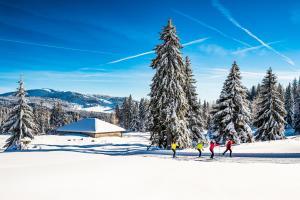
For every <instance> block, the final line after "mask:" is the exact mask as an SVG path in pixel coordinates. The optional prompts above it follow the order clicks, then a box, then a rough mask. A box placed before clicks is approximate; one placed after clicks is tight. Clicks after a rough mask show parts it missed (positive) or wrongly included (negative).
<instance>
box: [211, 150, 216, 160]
mask: <svg viewBox="0 0 300 200" xmlns="http://www.w3.org/2000/svg"><path fill="white" fill-rule="evenodd" d="M210 152H211V155H210V158H211V159H212V158H214V155H215V154H214V151H213V150H210Z"/></svg>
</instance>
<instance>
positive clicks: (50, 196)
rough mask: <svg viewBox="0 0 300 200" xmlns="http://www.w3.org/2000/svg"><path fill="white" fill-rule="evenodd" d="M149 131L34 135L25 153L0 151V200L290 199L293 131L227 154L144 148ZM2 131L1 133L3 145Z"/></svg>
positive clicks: (295, 190)
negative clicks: (110, 134) (116, 134)
mask: <svg viewBox="0 0 300 200" xmlns="http://www.w3.org/2000/svg"><path fill="white" fill-rule="evenodd" d="M148 137H149V135H148V134H143V133H142V134H141V133H128V134H126V135H124V137H122V138H117V137H110V138H108V137H106V138H96V139H95V138H89V137H84V136H79V135H69V136H55V135H48V136H37V137H36V138H35V140H34V141H33V143H32V144H31V145H30V149H29V150H28V151H26V152H7V153H0V199H1V200H14V199H23V200H27V199H28V200H74V199H76V200H77V199H78V200H79V199H80V200H82V199H105V200H106V199H130V200H131V199H138V200H141V199H142V200H145V199H146V200H147V199H149V200H150V199H151V200H152V199H172V200H174V199H181V200H182V199H184V200H185V199H210V200H214V199H218V200H221V199H222V200H223V199H224V200H227V199H230V200H235V199H236V200H248V199H251V200H260V199H261V200H266V199H272V200H274V199H275V200H276V199H280V200H284V199H291V198H293V199H297V198H299V196H300V190H299V187H300V181H299V180H300V173H299V171H300V137H294V138H290V139H287V140H283V141H272V142H259V143H254V144H243V145H239V146H234V147H233V150H234V154H233V156H234V157H233V158H229V157H220V156H219V151H220V152H222V151H223V150H224V148H223V147H221V148H220V150H219V148H216V159H215V160H213V161H211V160H210V159H208V149H205V153H204V157H203V158H200V159H199V158H197V152H196V151H195V150H193V149H189V150H182V151H179V154H178V158H177V159H172V158H171V152H170V151H168V150H154V149H151V150H150V151H146V148H147V145H148V144H149V141H148ZM6 138H7V136H0V146H3V144H4V142H5V139H6Z"/></svg>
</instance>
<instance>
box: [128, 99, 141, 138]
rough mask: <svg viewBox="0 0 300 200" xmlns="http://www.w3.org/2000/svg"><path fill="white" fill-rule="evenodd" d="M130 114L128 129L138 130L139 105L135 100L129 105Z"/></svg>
mask: <svg viewBox="0 0 300 200" xmlns="http://www.w3.org/2000/svg"><path fill="white" fill-rule="evenodd" d="M130 115H131V121H130V126H129V129H130V130H131V131H135V132H137V131H139V105H138V103H137V102H133V103H132V105H131V107H130Z"/></svg>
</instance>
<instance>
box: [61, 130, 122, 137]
mask: <svg viewBox="0 0 300 200" xmlns="http://www.w3.org/2000/svg"><path fill="white" fill-rule="evenodd" d="M57 133H58V134H59V135H64V134H83V135H87V136H90V137H94V138H98V137H114V136H115V137H122V133H121V132H107V133H83V132H67V131H57Z"/></svg>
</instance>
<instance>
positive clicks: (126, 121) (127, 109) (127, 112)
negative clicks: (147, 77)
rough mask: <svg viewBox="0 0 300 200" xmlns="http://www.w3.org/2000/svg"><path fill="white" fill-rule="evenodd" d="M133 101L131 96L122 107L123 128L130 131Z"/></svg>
mask: <svg viewBox="0 0 300 200" xmlns="http://www.w3.org/2000/svg"><path fill="white" fill-rule="evenodd" d="M133 103H134V102H133V99H132V96H131V95H130V96H129V97H128V98H125V100H124V102H123V105H122V121H123V125H122V126H123V127H124V128H125V129H130V124H131V122H132V107H133Z"/></svg>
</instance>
